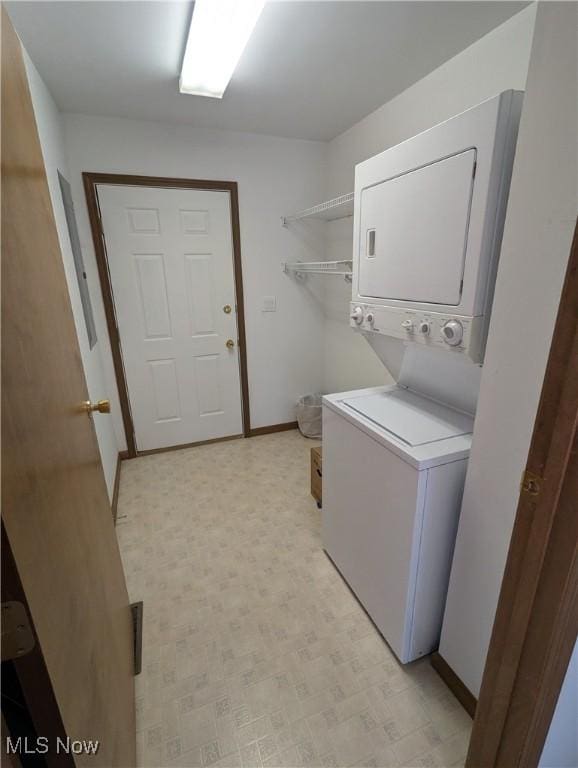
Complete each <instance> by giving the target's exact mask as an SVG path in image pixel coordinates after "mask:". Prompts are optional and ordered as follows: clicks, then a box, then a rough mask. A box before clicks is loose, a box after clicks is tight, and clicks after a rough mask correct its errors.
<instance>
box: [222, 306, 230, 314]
mask: <svg viewBox="0 0 578 768" xmlns="http://www.w3.org/2000/svg"><path fill="white" fill-rule="evenodd" d="M223 312H224V313H225V314H226V315H230V314H231V312H232V309H231V305H230V304H225V306H224V307H223Z"/></svg>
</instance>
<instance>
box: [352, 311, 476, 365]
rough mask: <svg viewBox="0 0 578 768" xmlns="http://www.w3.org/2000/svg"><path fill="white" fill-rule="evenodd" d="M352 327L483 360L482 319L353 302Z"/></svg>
mask: <svg viewBox="0 0 578 768" xmlns="http://www.w3.org/2000/svg"><path fill="white" fill-rule="evenodd" d="M350 317H351V321H350V322H351V326H352V327H353V328H355V329H356V330H358V331H363V332H369V333H381V334H385V335H387V336H393V337H395V338H397V339H402V340H403V341H407V342H415V343H418V344H423V345H425V346H428V347H437V348H439V349H446V350H451V351H453V352H456V353H463V354H466V355H467V356H468V357H470V358H471V359H472V360H473V361H474V362H476V363H480V362H481V361H482V343H481V342H482V328H483V317H463V316H455V315H447V314H442V313H437V312H421V311H418V310H412V309H401V308H397V307H384V306H379V305H375V304H365V303H358V302H352V303H351V305H350Z"/></svg>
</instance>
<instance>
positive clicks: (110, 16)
mask: <svg viewBox="0 0 578 768" xmlns="http://www.w3.org/2000/svg"><path fill="white" fill-rule="evenodd" d="M524 5H526V3H524V2H473V1H469V0H468V1H467V2H431V1H426V2H408V1H404V2H380V1H375V0H374V1H369V2H363V1H361V0H358V1H355V0H354V1H353V2H347V1H333V2H331V1H327V0H326V1H324V2H323V1H322V2H315V1H309V0H301V1H295V0H289V1H284V2H274V1H273V2H272V1H271V0H270V2H268V4H267V5H266V6H265V9H264V11H263V13H262V15H261V18H260V19H259V22H258V24H257V27H256V28H255V31H254V33H253V35H252V37H251V39H250V41H249V43H248V45H247V48H246V49H245V52H244V54H243V56H242V58H241V61H240V62H239V65H238V67H237V69H236V71H235V74H234V76H233V79H232V81H231V83H230V85H229V88H228V89H227V91H226V93H225V96H224V98H223V99H222V101H218V100H214V99H206V98H203V97H201V96H188V95H181V94H179V92H178V76H179V71H180V64H181V60H182V56H183V52H184V44H185V40H186V34H187V31H188V24H189V20H190V16H191V12H192V3H189V2H154V1H153V2H150V1H143V0H132V1H130V2H116V1H115V0H112V1H108V2H106V1H104V0H91V1H90V2H87V1H86V0H85V1H83V2H75V1H73V2H52V1H51V0H44V1H41V2H26V1H20V0H19V1H18V2H11V3H8V10H9V13H10V16H11V17H12V20H13V22H14V25H15V27H16V29H17V31H18V33H19V34H20V37H21V39H22V41H23V43H24V45H25V47H26V48H27V50H28V52H29V54H30V56H31V58H32V60H33V61H34V63H35V64H36V66H37V68H38V70H39V71H40V73H41V75H42V76H43V78H44V80H45V82H46V84H47V85H48V87H49V89H50V91H51V92H52V94H53V96H54V98H55V100H56V102H57V104H58V106H59V108H60V109H61V110H62V111H64V112H80V113H85V114H96V115H109V116H117V117H129V118H140V119H146V120H161V121H167V122H173V123H190V124H193V125H196V126H203V127H217V128H223V129H227V130H234V131H252V132H257V133H267V134H272V135H277V136H289V137H295V138H304V139H322V140H327V139H331V138H333V137H334V136H336V135H338V134H340V133H341V132H342V131H344V130H345V129H347V128H349V127H350V126H351V125H353V124H354V123H355V122H357V121H358V120H360V119H361V118H362V117H364V116H365V115H367V114H369V113H370V112H372V111H373V110H374V109H376V108H377V107H379V106H380V105H381V104H383V103H385V102H386V101H388V100H389V99H391V98H392V97H393V96H395V95H396V94H398V93H400V92H401V91H403V90H404V89H405V88H407V87H408V86H409V85H411V84H412V83H414V82H416V81H417V80H419V79H420V78H421V77H423V76H424V75H426V74H427V73H428V72H430V71H431V70H432V69H435V68H436V67H438V66H439V65H440V64H442V63H443V62H444V61H447V60H448V59H449V58H451V57H452V56H454V55H455V54H456V53H458V52H459V51H461V50H463V49H464V48H466V47H467V46H468V45H470V44H471V43H472V42H474V41H475V40H477V39H478V38H480V37H482V36H483V35H484V34H486V33H487V32H489V31H490V30H491V29H493V28H494V27H496V26H498V25H499V24H501V23H502V22H503V21H505V20H506V19H507V18H509V17H510V16H512V15H513V14H514V13H516V12H517V11H519V10H520V9H521V8H522V7H524ZM481 66H483V64H481Z"/></svg>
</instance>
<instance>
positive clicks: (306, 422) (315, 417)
mask: <svg viewBox="0 0 578 768" xmlns="http://www.w3.org/2000/svg"><path fill="white" fill-rule="evenodd" d="M322 397H323V395H320V394H314V395H303V397H300V398H299V400H298V401H297V409H296V410H297V424H298V425H299V431H300V432H301V434H302V435H303V436H304V437H312V438H315V439H316V440H319V439H320V438H321V400H322Z"/></svg>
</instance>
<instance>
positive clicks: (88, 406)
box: [83, 400, 110, 413]
mask: <svg viewBox="0 0 578 768" xmlns="http://www.w3.org/2000/svg"><path fill="white" fill-rule="evenodd" d="M83 406H84V410H85V411H86V412H87V413H93V412H95V411H96V413H110V400H99V401H98V402H96V403H91V402H90V400H86V401H85V402H84V403H83Z"/></svg>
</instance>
